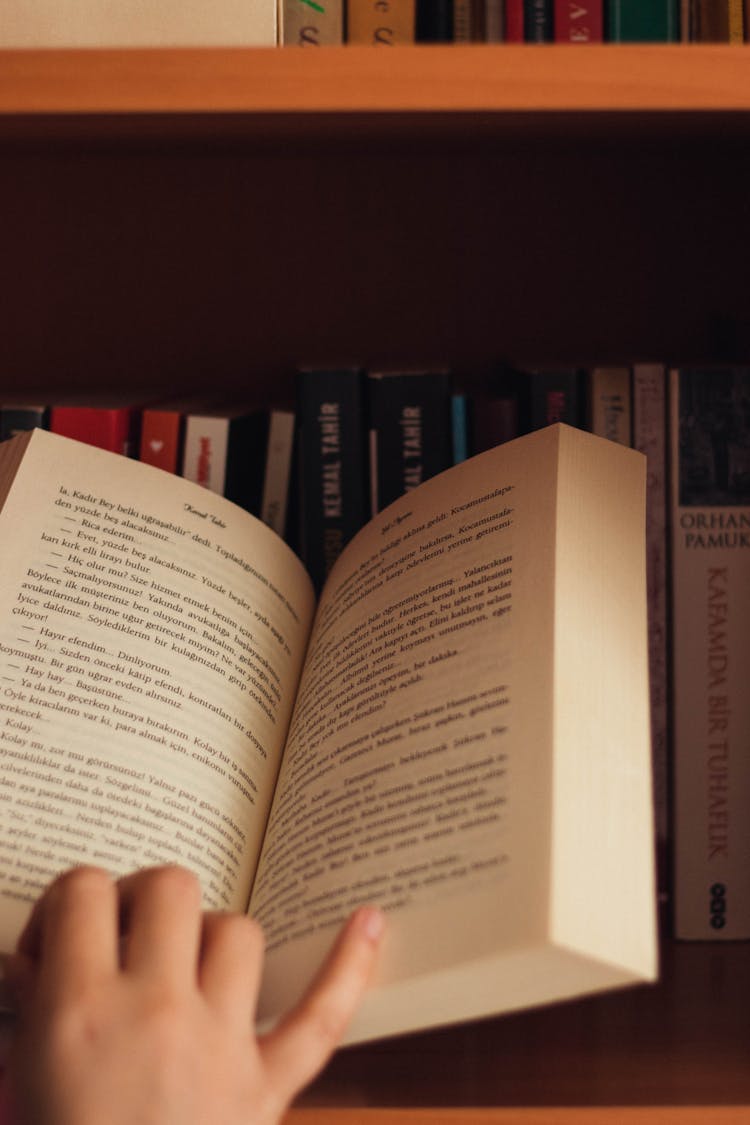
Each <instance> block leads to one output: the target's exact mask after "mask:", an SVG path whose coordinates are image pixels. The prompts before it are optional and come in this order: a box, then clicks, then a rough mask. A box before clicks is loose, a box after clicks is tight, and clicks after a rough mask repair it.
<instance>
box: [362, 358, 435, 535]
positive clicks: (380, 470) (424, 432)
mask: <svg viewBox="0 0 750 1125" xmlns="http://www.w3.org/2000/svg"><path fill="white" fill-rule="evenodd" d="M450 409H451V408H450V379H449V376H448V374H447V373H445V372H424V373H417V374H403V375H400V374H395V375H379V374H372V375H370V376H369V379H368V418H369V426H370V481H371V486H372V494H371V508H372V514H373V515H374V514H375V512H379V511H382V509H383V508H385V507H387V506H388V504H390V503H392V501H394V500H397V499H398V497H399V496H403V494H404V493H405V492H409V491H411V489H413V488H416V487H417V486H418V485H420V484H421V483H422V481H425V480H429V478H430V477H433V476H435V474H436V473H441V472H442V471H443V470H444V469H447V468H448V467H449V466H450V465H451V464H452V461H453V447H452V433H451V416H450Z"/></svg>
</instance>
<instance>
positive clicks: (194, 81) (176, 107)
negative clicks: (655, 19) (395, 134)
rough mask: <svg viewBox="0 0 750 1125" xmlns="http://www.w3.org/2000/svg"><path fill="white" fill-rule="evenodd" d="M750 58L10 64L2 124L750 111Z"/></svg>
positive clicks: (194, 57) (215, 53)
mask: <svg viewBox="0 0 750 1125" xmlns="http://www.w3.org/2000/svg"><path fill="white" fill-rule="evenodd" d="M747 68H748V48H742V47H724V46H697V45H696V46H691V47H689V48H684V47H680V46H622V47H621V46H617V47H613V46H601V47H575V46H571V47H565V48H557V49H555V48H550V47H545V46H528V47H527V46H498V47H494V46H493V47H485V46H475V47H471V46H468V47H459V46H455V47H454V46H450V47H432V46H431V47H405V48H399V49H398V50H396V51H387V52H385V51H382V50H381V49H378V48H368V47H346V48H329V49H326V50H322V51H299V52H298V51H294V50H290V49H287V50H278V49H269V48H255V49H245V50H239V49H235V50H215V49H211V50H204V51H201V50H173V51H165V50H151V51H148V50H131V51H116V50H102V51H91V50H89V51H3V52H0V113H4V114H47V113H55V114H59V113H75V114H86V113H108V114H114V113H118V114H121V113H213V114H216V113H220V114H221V113H294V114H309V113H350V112H355V113H356V112H367V113H389V112H399V113H401V112H420V113H423V112H428V113H435V112H441V111H442V112H471V113H478V112H484V111H491V112H493V113H497V112H502V113H509V112H516V111H522V112H527V111H533V112H540V111H544V110H552V111H555V112H558V111H567V112H579V111H594V112H602V111H608V110H615V111H623V110H626V111H648V112H653V111H670V112H673V111H693V112H704V111H712V112H716V111H723V112H734V111H737V110H747V109H750V82H748V80H747Z"/></svg>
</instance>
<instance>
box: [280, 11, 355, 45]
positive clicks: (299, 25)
mask: <svg viewBox="0 0 750 1125" xmlns="http://www.w3.org/2000/svg"><path fill="white" fill-rule="evenodd" d="M343 42H344V0H279V44H280V45H281V46H283V47H335V46H337V45H340V44H342V43H343Z"/></svg>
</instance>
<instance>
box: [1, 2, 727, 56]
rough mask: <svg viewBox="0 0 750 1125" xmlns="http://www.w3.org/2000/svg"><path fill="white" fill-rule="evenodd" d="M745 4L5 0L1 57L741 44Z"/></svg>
mask: <svg viewBox="0 0 750 1125" xmlns="http://www.w3.org/2000/svg"><path fill="white" fill-rule="evenodd" d="M747 7H748V3H747V0H321V2H318V0H258V2H256V3H253V4H248V3H247V2H246V0H220V2H219V3H216V4H212V5H210V6H206V7H205V8H201V7H200V6H195V5H185V4H181V3H180V2H179V0H160V2H159V4H151V5H143V4H141V3H139V2H138V0H122V2H121V3H119V4H116V5H112V4H106V3H104V2H103V0H74V2H73V3H69V4H66V5H64V6H61V5H60V4H59V3H58V2H57V0H36V2H35V3H34V4H33V5H30V4H28V3H27V2H26V0H6V2H5V4H4V10H3V23H2V26H1V27H0V47H12V48H17V47H115V46H116V47H136V46H175V47H178V46H193V47H195V46H202V47H211V46H274V45H276V44H280V45H283V46H327V45H336V44H342V43H354V44H372V45H380V46H395V45H399V44H408V43H417V42H464V43H466V42H535V43H540V42H557V43H597V42H599V43H601V42H606V41H612V42H670V41H679V40H681V41H683V42H687V41H694V42H726V43H729V42H743V40H744V39H745V38H746V37H747V23H748V12H747Z"/></svg>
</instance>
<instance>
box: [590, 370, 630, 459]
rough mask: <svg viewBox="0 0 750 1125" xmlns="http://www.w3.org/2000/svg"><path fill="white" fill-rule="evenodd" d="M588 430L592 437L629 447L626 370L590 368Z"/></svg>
mask: <svg viewBox="0 0 750 1125" xmlns="http://www.w3.org/2000/svg"><path fill="white" fill-rule="evenodd" d="M588 399H589V429H590V430H591V433H592V434H597V435H598V436H599V437H604V438H608V439H609V441H616V442H619V443H620V445H631V443H632V438H633V423H632V382H631V372H630V368H629V367H594V368H593V369H592V370H591V371H590V372H589V393H588Z"/></svg>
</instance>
